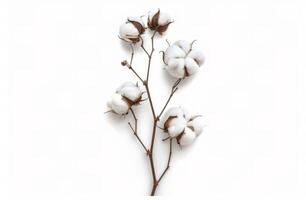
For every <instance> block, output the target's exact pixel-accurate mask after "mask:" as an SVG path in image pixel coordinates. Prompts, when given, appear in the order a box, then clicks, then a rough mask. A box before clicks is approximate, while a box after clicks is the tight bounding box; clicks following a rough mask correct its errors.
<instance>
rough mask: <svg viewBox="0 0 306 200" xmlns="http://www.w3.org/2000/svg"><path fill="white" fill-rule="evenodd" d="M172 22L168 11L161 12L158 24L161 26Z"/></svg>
mask: <svg viewBox="0 0 306 200" xmlns="http://www.w3.org/2000/svg"><path fill="white" fill-rule="evenodd" d="M170 22H171V18H170V15H168V14H167V13H163V12H161V13H160V14H159V19H158V24H159V25H160V26H164V25H166V24H168V23H170Z"/></svg>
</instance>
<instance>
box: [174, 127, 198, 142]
mask: <svg viewBox="0 0 306 200" xmlns="http://www.w3.org/2000/svg"><path fill="white" fill-rule="evenodd" d="M195 139H196V134H195V132H193V131H192V130H191V129H190V128H188V127H186V128H185V130H184V133H183V134H182V136H181V137H180V138H179V141H178V142H179V144H180V145H182V146H187V145H190V144H191V143H193V141H194V140H195Z"/></svg>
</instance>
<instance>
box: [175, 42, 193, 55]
mask: <svg viewBox="0 0 306 200" xmlns="http://www.w3.org/2000/svg"><path fill="white" fill-rule="evenodd" d="M173 45H175V46H178V47H179V48H181V49H182V50H183V51H184V52H185V54H187V53H188V52H189V51H190V49H191V44H190V43H189V42H187V41H185V40H178V41H176V42H175V43H174V44H173Z"/></svg>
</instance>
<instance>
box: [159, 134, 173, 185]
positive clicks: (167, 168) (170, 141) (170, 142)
mask: <svg viewBox="0 0 306 200" xmlns="http://www.w3.org/2000/svg"><path fill="white" fill-rule="evenodd" d="M171 157H172V138H171V139H170V140H169V156H168V162H167V166H166V168H165V169H164V171H163V173H162V175H161V176H160V177H159V179H158V180H157V183H159V182H160V181H161V180H162V178H163V177H164V175H165V174H166V172H167V171H168V170H169V168H170V162H171Z"/></svg>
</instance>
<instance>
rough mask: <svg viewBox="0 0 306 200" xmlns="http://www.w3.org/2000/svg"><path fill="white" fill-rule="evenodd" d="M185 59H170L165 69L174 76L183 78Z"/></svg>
mask: <svg viewBox="0 0 306 200" xmlns="http://www.w3.org/2000/svg"><path fill="white" fill-rule="evenodd" d="M184 65H185V61H184V59H182V58H178V59H174V58H173V59H170V60H169V62H168V65H167V66H166V67H165V69H166V70H167V71H168V73H169V74H170V75H171V76H173V77H175V78H183V77H184V76H185V69H184Z"/></svg>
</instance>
